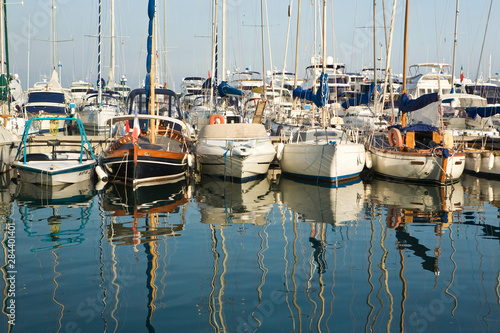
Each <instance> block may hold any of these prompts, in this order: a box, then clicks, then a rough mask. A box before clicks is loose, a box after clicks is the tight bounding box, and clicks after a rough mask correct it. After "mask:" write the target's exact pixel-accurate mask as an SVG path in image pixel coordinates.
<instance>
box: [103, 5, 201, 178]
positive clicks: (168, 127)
mask: <svg viewBox="0 0 500 333" xmlns="http://www.w3.org/2000/svg"><path fill="white" fill-rule="evenodd" d="M148 16H149V20H150V29H149V36H148V56H147V57H148V59H147V71H148V74H147V76H146V88H145V89H143V88H138V89H134V90H132V91H131V92H130V95H129V96H128V99H127V110H128V113H129V114H128V115H125V116H117V117H113V118H111V119H110V120H109V121H108V123H109V125H110V128H116V126H115V124H117V123H120V122H121V123H123V122H125V133H123V134H124V135H122V133H121V131H114V132H115V133H112V134H114V136H113V137H112V138H111V140H112V143H111V145H110V146H109V147H108V148H107V149H106V150H105V151H104V152H103V153H102V155H101V164H102V165H103V167H104V170H105V172H106V173H107V174H108V176H109V177H108V179H109V180H110V181H115V182H120V183H125V184H127V185H130V186H133V187H136V186H140V185H147V184H149V185H151V184H158V183H161V182H165V181H171V180H173V179H179V178H182V177H184V176H185V175H186V173H187V171H188V167H189V164H190V163H191V161H192V160H193V159H192V157H191V155H190V153H191V140H190V135H191V133H190V129H189V128H188V126H187V125H186V123H185V121H184V118H183V112H182V111H181V109H180V102H179V97H178V95H177V94H176V93H175V92H173V91H171V90H169V89H159V88H155V78H154V72H155V70H154V68H155V67H154V61H155V57H154V54H155V51H154V42H153V38H154V34H153V30H154V29H153V28H152V27H154V24H153V20H154V16H155V2H154V1H153V0H150V1H149V10H148ZM130 123H133V126H131V125H130ZM119 127H120V126H119ZM121 128H123V127H121ZM127 128H130V130H128V131H127Z"/></svg>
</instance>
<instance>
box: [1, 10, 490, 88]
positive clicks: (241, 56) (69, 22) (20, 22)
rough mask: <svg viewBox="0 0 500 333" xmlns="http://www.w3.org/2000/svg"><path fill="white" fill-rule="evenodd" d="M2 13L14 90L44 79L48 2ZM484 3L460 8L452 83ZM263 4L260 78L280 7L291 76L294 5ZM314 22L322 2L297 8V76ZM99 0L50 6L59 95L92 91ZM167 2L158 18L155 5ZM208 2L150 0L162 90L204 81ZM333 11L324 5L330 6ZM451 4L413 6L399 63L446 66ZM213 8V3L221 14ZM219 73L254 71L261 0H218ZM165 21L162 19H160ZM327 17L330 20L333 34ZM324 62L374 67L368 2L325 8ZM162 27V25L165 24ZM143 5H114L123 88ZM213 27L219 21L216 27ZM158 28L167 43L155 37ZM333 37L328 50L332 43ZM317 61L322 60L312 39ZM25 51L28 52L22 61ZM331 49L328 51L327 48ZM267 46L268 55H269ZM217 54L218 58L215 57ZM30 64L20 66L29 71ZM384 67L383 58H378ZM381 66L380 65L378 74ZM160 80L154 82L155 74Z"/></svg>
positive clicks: (481, 24) (473, 54)
mask: <svg viewBox="0 0 500 333" xmlns="http://www.w3.org/2000/svg"><path fill="white" fill-rule="evenodd" d="M15 1H17V0H11V1H10V3H11V4H9V5H8V7H7V10H8V29H9V31H8V32H9V55H10V67H11V72H12V73H18V74H19V75H20V77H21V81H22V84H23V86H26V84H27V83H28V73H27V72H28V71H27V69H28V63H29V85H30V86H32V85H33V84H34V82H35V81H40V80H41V79H42V77H43V76H44V75H45V76H49V75H50V73H51V70H52V66H53V61H52V44H51V42H50V41H51V40H52V32H51V31H52V9H51V8H52V0H25V1H24V4H23V5H21V4H15ZM490 1H491V0H462V1H460V13H459V19H458V50H457V61H456V64H457V67H456V71H455V74H456V75H457V76H458V75H459V72H460V66H463V68H464V73H465V76H467V75H469V76H470V77H471V78H475V77H476V73H477V72H478V65H479V62H478V60H479V55H480V53H481V47H482V43H483V37H484V33H485V28H486V20H487V16H488V10H489V5H490ZM263 2H264V6H265V7H266V5H267V15H266V16H267V17H266V18H265V21H264V24H265V25H266V30H265V46H264V47H265V54H266V56H265V58H266V59H265V61H266V69H267V70H269V69H271V58H272V66H273V68H278V69H280V70H281V69H282V67H283V62H284V56H285V44H286V38H287V24H288V15H287V12H288V6H289V5H290V3H292V16H291V25H290V39H289V45H288V56H287V63H286V68H287V70H288V71H293V70H294V68H295V48H296V33H297V28H296V24H297V12H298V8H297V5H298V0H293V1H290V0H264V1H263ZM316 2H319V4H320V6H319V7H320V8H318V9H317V10H316V11H317V16H320V15H321V7H322V1H318V0H314V1H311V0H303V1H302V6H301V9H302V11H301V29H300V40H299V59H298V68H299V70H298V74H299V76H304V69H305V67H306V66H307V65H308V64H309V61H310V58H311V57H312V56H313V55H314V51H315V47H314V45H315V36H314V31H315V29H314V26H315V24H314V22H315V10H314V8H315V6H313V4H314V3H316ZM385 2H386V20H387V26H389V25H390V19H391V11H392V5H393V1H392V0H387V1H385ZM98 3H99V2H98V0H57V1H56V28H57V29H56V34H57V37H56V40H58V43H57V57H58V61H60V62H61V64H62V69H61V71H62V75H61V76H62V77H61V81H62V84H63V86H65V87H69V84H70V83H71V82H72V81H74V80H77V79H86V80H89V81H90V82H92V83H93V84H95V82H96V80H97V38H96V35H97V32H98ZM165 3H166V11H165V10H164V8H165V7H164V6H165ZM212 3H213V1H212V0H176V1H173V0H166V1H164V0H157V6H158V9H157V17H158V19H159V20H158V34H157V35H158V39H159V60H160V69H161V73H163V72H164V65H163V56H164V54H165V42H164V41H165V40H166V51H167V52H166V54H167V81H168V84H169V86H170V87H171V88H174V90H176V91H179V84H180V82H181V79H182V77H185V76H193V75H197V76H203V77H206V76H207V75H208V71H209V70H210V67H211V65H210V63H211V54H210V52H211V39H210V36H211V24H212V23H211V21H212ZM332 5H333V6H332ZM382 5H383V2H382V0H377V17H376V18H377V24H376V25H377V27H378V28H377V45H379V46H378V47H377V52H380V48H381V47H380V43H382V44H383V47H384V48H385V44H386V42H385V34H384V29H383V25H384V22H383V18H384V17H383V10H382ZM455 6H456V0H418V1H416V0H413V1H411V5H410V33H409V47H408V48H409V55H408V57H409V58H408V64H409V65H411V64H414V63H420V62H446V63H450V64H451V63H452V60H453V59H452V54H453V53H452V52H453V35H454V34H453V32H454V26H455ZM221 7H222V0H219V15H221V9H220V8H221ZM404 7H405V1H404V0H398V2H397V12H396V21H395V32H394V44H393V48H392V68H393V69H394V72H396V73H401V72H402V70H403V69H402V63H403V52H402V45H403V35H402V31H403V21H404ZM227 8H228V9H227V22H228V23H227V24H228V32H227V45H228V46H227V59H228V60H227V70H233V69H234V68H239V69H244V68H251V69H253V70H257V71H260V72H261V71H262V69H263V65H262V32H261V28H260V26H261V1H260V0H227ZM165 12H166V15H165ZM332 12H333V16H334V20H333V25H332ZM499 15H500V4H499V3H498V2H497V3H493V6H492V10H491V18H490V23H489V26H488V30H487V35H486V41H485V47H484V50H483V57H482V61H481V69H480V71H479V75H483V76H484V77H487V76H488V71H489V64H490V56H491V66H492V69H491V71H492V74H493V75H494V74H495V73H496V72H498V71H499V70H500V59H499V57H500V53H499V47H500V36H499V35H500V34H499V33H498V31H500V21H499V20H498V19H497V18H498V17H499ZM327 16H328V22H327V30H328V36H327V40H326V43H327V53H328V55H329V56H334V55H335V60H336V61H337V62H341V63H345V64H346V66H347V70H348V71H349V72H356V71H360V70H361V69H362V68H363V67H368V66H373V1H371V0H350V1H345V0H342V1H341V0H334V1H333V3H332V1H331V0H328V1H327ZM165 18H166V19H165ZM147 21H148V18H147V0H115V34H116V35H117V37H116V38H115V43H116V44H115V45H116V65H117V68H116V70H115V71H116V78H117V80H118V79H119V77H120V76H121V75H123V74H125V75H126V76H127V78H128V84H129V85H130V86H131V87H133V88H134V87H137V86H139V84H141V83H142V82H143V80H144V77H145V68H146V65H145V63H146V62H145V55H146V37H147ZM317 22H318V23H317V25H318V27H319V26H320V23H319V22H320V20H319V18H318V21H317ZM221 26H222V24H221V23H220V22H219V28H220V29H221ZM164 29H166V39H165V36H164ZM333 30H334V31H335V44H334V37H333ZM318 31H319V32H318V35H317V42H316V45H317V49H316V50H317V52H320V51H321V43H320V39H321V38H320V31H321V30H319V29H318ZM102 35H103V38H102V57H101V60H102V75H103V77H104V78H105V79H107V75H108V71H109V63H110V56H109V47H110V38H109V35H110V0H102ZM28 44H29V46H30V48H29V49H30V51H29V54H28ZM334 45H335V47H333V46H334ZM269 46H271V47H269ZM219 50H221V49H220V48H219ZM28 56H29V62H28ZM384 61H385V55H384ZM384 67H385V65H384ZM161 78H162V80H163V74H161Z"/></svg>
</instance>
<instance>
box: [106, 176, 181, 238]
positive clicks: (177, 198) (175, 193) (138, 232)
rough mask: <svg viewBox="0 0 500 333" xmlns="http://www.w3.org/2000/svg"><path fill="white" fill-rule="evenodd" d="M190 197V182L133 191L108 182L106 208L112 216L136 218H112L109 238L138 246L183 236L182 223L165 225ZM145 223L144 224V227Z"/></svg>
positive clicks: (142, 187)
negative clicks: (130, 221) (166, 219)
mask: <svg viewBox="0 0 500 333" xmlns="http://www.w3.org/2000/svg"><path fill="white" fill-rule="evenodd" d="M189 196H190V192H189V188H188V185H187V182H186V179H180V180H177V181H172V182H168V183H163V184H161V185H153V186H141V187H137V188H135V189H134V188H132V187H130V186H126V185H123V184H117V183H108V184H107V185H106V187H105V188H104V190H103V204H102V207H103V209H104V210H105V211H106V212H107V215H108V216H110V217H120V216H133V222H132V223H129V222H127V220H125V221H124V222H123V223H120V221H117V220H116V219H112V223H108V224H107V226H106V227H107V238H108V239H110V241H111V242H113V243H114V244H116V245H138V244H140V243H144V242H151V241H154V240H158V239H159V238H161V237H162V236H165V237H168V236H179V235H180V234H179V232H180V231H182V230H184V225H185V220H182V223H175V224H170V223H162V220H163V219H164V217H165V216H168V214H169V213H178V212H179V211H180V209H181V207H182V206H183V205H184V204H186V203H188V201H189V200H188V199H189ZM141 220H144V223H143V224H141Z"/></svg>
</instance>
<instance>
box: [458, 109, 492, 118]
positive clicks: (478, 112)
mask: <svg viewBox="0 0 500 333" xmlns="http://www.w3.org/2000/svg"><path fill="white" fill-rule="evenodd" d="M465 112H467V116H469V117H471V118H476V117H477V116H479V117H481V118H486V117H491V116H494V115H496V114H499V113H500V106H484V107H480V106H471V107H468V108H465Z"/></svg>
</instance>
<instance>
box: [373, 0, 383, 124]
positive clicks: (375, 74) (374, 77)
mask: <svg viewBox="0 0 500 333" xmlns="http://www.w3.org/2000/svg"><path fill="white" fill-rule="evenodd" d="M381 57H382V55H381ZM377 81H378V78H377V0H373V83H374V84H375V89H374V90H373V109H374V110H373V111H374V112H375V114H377V97H378V96H377V84H378V82H377Z"/></svg>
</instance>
